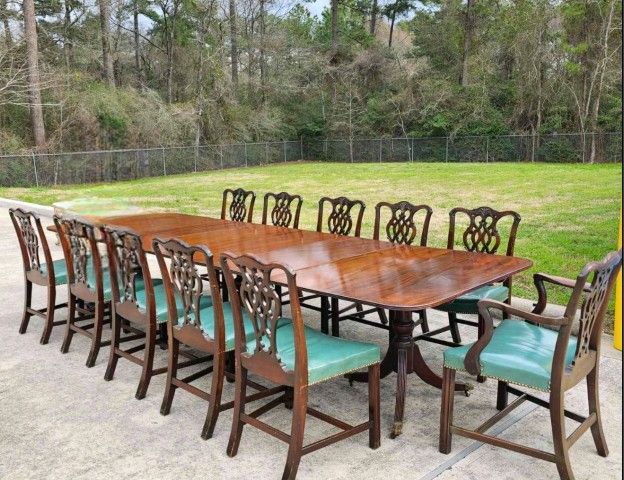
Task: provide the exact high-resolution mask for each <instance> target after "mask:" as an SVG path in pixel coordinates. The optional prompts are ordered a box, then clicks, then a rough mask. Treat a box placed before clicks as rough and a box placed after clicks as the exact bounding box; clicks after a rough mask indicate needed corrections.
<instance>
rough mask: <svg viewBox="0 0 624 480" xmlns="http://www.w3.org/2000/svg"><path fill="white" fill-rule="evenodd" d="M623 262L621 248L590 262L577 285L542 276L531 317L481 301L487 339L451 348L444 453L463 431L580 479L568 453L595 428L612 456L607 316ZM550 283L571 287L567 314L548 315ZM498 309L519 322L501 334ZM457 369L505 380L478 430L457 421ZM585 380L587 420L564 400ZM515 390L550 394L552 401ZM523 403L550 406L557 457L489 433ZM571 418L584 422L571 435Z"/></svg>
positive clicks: (602, 448) (599, 443) (603, 450)
mask: <svg viewBox="0 0 624 480" xmlns="http://www.w3.org/2000/svg"><path fill="white" fill-rule="evenodd" d="M621 265H622V251H621V250H619V251H617V252H611V253H609V254H608V255H607V256H606V257H605V258H604V259H603V260H602V261H599V262H591V263H588V264H587V265H585V267H584V268H583V269H582V270H581V272H580V274H579V275H578V276H577V278H576V280H569V279H566V278H561V277H555V276H551V275H545V274H541V273H537V274H535V275H534V283H535V286H536V288H537V292H538V302H537V304H536V306H535V308H534V309H533V311H532V312H528V311H524V310H520V309H518V308H514V307H512V306H510V305H509V304H506V303H503V302H499V301H495V300H481V301H479V311H480V314H481V316H480V318H481V320H480V321H481V322H482V323H483V335H482V336H481V338H479V340H477V342H475V343H473V344H470V345H465V346H462V347H455V348H449V349H447V350H446V351H445V352H444V372H443V385H442V410H441V414H440V445H439V449H440V452H442V453H450V451H451V442H452V435H453V434H457V435H460V436H464V437H468V438H470V439H472V440H476V441H478V442H483V443H487V444H491V445H494V446H498V447H502V448H506V449H508V450H512V451H515V452H518V453H522V454H525V455H529V456H532V457H535V458H539V459H542V460H547V461H550V462H553V463H555V464H556V466H557V470H558V472H559V476H560V477H561V478H562V479H565V480H567V479H573V478H574V474H573V472H572V467H571V465H570V458H569V449H570V447H571V446H572V445H573V444H574V443H575V442H576V441H577V440H578V439H579V438H580V437H581V436H582V434H583V433H585V432H586V431H587V430H588V429H591V433H592V436H593V439H594V444H595V445H596V449H597V450H598V455H600V456H602V457H606V456H607V455H608V454H609V450H608V447H607V443H606V440H605V436H604V433H603V430H602V420H601V417H600V402H599V398H598V385H599V382H598V370H599V366H600V343H601V339H602V327H603V322H604V317H605V312H606V310H607V308H608V305H609V299H610V295H611V290H612V289H613V284H614V282H615V279H616V277H617V274H618V272H619V271H620V269H621ZM546 284H552V285H556V286H559V287H564V288H568V289H571V290H572V293H571V296H570V299H569V301H568V304H567V306H566V309H565V313H563V315H561V316H549V315H544V313H543V312H544V309H545V307H546V305H547V303H548V297H547V290H546ZM579 304H580V316H579V319H578V321H577V320H576V316H577V310H578V308H579ZM491 310H499V311H500V312H503V313H504V314H506V315H507V316H513V317H517V319H506V320H503V321H502V323H501V324H500V325H499V326H498V327H497V328H496V329H494V327H493V322H492V315H491V312H490V311H491ZM576 325H578V334H577V336H574V335H572V331H573V326H576ZM457 370H460V371H466V372H468V373H470V374H472V375H477V374H478V375H482V376H485V377H491V378H494V379H496V380H498V395H497V402H496V404H497V408H498V410H500V411H499V413H497V414H496V415H494V416H493V417H492V418H490V419H489V420H488V421H486V422H485V423H483V424H482V425H481V426H480V427H477V428H476V429H474V430H469V429H466V428H463V427H459V426H457V425H455V424H454V423H453V401H454V398H453V394H454V386H455V372H456V371H457ZM584 379H585V380H586V382H587V397H588V403H589V415H588V416H587V417H585V416H582V415H579V414H577V413H574V412H571V411H569V410H566V409H565V402H564V400H565V392H566V391H567V390H570V389H571V388H573V387H574V386H575V385H577V384H578V383H580V382H581V381H582V380H584ZM511 385H520V386H523V387H528V388H530V389H533V390H537V391H541V392H545V393H547V394H548V395H549V400H548V401H546V400H543V399H542V398H539V397H536V396H535V395H532V394H529V393H526V392H524V391H522V390H519V389H517V388H515V387H512V386H511ZM509 393H511V394H513V395H516V396H517V397H518V398H517V399H516V400H515V401H513V402H512V403H508V394H509ZM524 401H530V402H532V403H535V404H537V405H539V406H542V407H546V408H548V409H549V411H550V423H551V427H552V435H553V444H554V453H550V452H546V451H543V450H538V449H536V448H534V447H533V446H525V445H520V444H517V443H514V442H511V441H509V440H506V439H502V438H498V437H494V436H491V435H488V434H486V432H487V431H488V430H489V429H490V428H491V427H492V426H494V425H495V424H496V423H497V422H498V421H500V420H501V419H502V418H504V417H505V416H506V415H507V414H508V413H510V412H511V411H513V410H514V409H515V408H517V407H518V406H519V405H520V404H522V403H523V402H524ZM566 417H567V418H570V419H572V420H574V421H576V422H579V423H580V425H579V426H578V427H577V428H576V429H575V430H574V431H573V432H572V433H571V434H570V435H569V436H568V435H567V434H566V428H565V419H566Z"/></svg>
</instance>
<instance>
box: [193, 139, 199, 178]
mask: <svg viewBox="0 0 624 480" xmlns="http://www.w3.org/2000/svg"><path fill="white" fill-rule="evenodd" d="M197 157H199V146H198V145H195V165H194V166H193V168H194V172H195V173H197Z"/></svg>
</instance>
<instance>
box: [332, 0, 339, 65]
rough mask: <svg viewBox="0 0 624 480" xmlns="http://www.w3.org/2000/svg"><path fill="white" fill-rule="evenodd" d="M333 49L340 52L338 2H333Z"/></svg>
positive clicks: (335, 0) (336, 0) (333, 0)
mask: <svg viewBox="0 0 624 480" xmlns="http://www.w3.org/2000/svg"><path fill="white" fill-rule="evenodd" d="M331 48H332V51H333V52H334V53H336V51H337V50H338V0H331Z"/></svg>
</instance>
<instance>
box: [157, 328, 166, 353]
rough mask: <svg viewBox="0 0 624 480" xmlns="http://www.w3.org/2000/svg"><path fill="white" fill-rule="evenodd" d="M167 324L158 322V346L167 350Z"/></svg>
mask: <svg viewBox="0 0 624 480" xmlns="http://www.w3.org/2000/svg"><path fill="white" fill-rule="evenodd" d="M167 338H168V333H167V324H166V323H159V324H158V346H159V347H160V349H161V350H167Z"/></svg>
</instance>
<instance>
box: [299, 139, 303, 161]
mask: <svg viewBox="0 0 624 480" xmlns="http://www.w3.org/2000/svg"><path fill="white" fill-rule="evenodd" d="M299 160H303V136H301V137H299Z"/></svg>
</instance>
